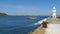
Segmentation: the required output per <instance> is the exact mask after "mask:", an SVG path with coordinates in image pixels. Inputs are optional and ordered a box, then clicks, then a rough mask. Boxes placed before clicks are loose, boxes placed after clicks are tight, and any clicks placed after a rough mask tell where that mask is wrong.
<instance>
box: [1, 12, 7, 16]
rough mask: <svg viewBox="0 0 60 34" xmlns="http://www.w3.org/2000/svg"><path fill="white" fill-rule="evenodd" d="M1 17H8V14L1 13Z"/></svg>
mask: <svg viewBox="0 0 60 34" xmlns="http://www.w3.org/2000/svg"><path fill="white" fill-rule="evenodd" d="M0 16H8V15H7V14H6V13H0Z"/></svg>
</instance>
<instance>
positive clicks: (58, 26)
mask: <svg viewBox="0 0 60 34" xmlns="http://www.w3.org/2000/svg"><path fill="white" fill-rule="evenodd" d="M46 21H47V22H48V24H47V28H43V27H42V25H41V26H40V27H38V28H37V29H35V30H34V31H33V32H30V34H59V33H60V19H58V18H56V19H51V18H47V20H46Z"/></svg>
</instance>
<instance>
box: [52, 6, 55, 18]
mask: <svg viewBox="0 0 60 34" xmlns="http://www.w3.org/2000/svg"><path fill="white" fill-rule="evenodd" d="M52 18H56V7H55V6H53V10H52Z"/></svg>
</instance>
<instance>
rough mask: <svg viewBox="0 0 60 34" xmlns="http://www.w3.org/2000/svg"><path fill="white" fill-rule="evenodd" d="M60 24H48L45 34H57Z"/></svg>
mask: <svg viewBox="0 0 60 34" xmlns="http://www.w3.org/2000/svg"><path fill="white" fill-rule="evenodd" d="M59 33H60V24H48V28H46V30H45V34H59Z"/></svg>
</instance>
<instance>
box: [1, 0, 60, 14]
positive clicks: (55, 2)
mask: <svg viewBox="0 0 60 34" xmlns="http://www.w3.org/2000/svg"><path fill="white" fill-rule="evenodd" d="M59 3H60V0H0V12H2V13H7V14H9V15H51V14H52V7H53V6H56V8H57V15H60V4H59Z"/></svg>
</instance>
